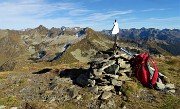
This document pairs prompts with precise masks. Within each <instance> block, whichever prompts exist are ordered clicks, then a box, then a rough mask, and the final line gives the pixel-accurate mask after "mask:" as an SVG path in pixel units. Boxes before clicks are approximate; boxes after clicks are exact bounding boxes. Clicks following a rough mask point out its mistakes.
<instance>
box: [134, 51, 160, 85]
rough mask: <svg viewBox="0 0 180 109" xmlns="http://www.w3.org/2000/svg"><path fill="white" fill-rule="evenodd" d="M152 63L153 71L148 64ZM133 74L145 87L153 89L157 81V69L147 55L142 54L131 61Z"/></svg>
mask: <svg viewBox="0 0 180 109" xmlns="http://www.w3.org/2000/svg"><path fill="white" fill-rule="evenodd" d="M149 61H150V62H152V64H153V67H154V71H153V70H152V68H151V67H150V65H149V64H148V62H149ZM132 69H133V74H135V75H136V77H137V79H138V80H139V81H140V82H141V83H142V84H143V85H144V86H146V87H150V88H154V87H155V85H156V81H157V79H158V69H157V66H156V64H155V62H154V60H153V59H152V58H151V57H150V56H149V54H148V53H144V54H143V53H142V54H139V55H138V56H136V57H135V58H133V59H132Z"/></svg>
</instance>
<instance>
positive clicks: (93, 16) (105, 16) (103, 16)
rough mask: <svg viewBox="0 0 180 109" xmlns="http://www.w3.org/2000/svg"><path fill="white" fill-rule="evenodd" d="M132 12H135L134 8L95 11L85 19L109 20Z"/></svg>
mask: <svg viewBox="0 0 180 109" xmlns="http://www.w3.org/2000/svg"><path fill="white" fill-rule="evenodd" d="M132 12H133V11H132V10H127V11H109V12H106V13H93V14H90V15H89V16H88V17H87V18H85V19H84V20H92V21H103V20H107V19H110V18H112V17H115V16H118V15H124V14H129V13H132Z"/></svg>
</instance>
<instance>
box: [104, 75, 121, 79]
mask: <svg viewBox="0 0 180 109" xmlns="http://www.w3.org/2000/svg"><path fill="white" fill-rule="evenodd" d="M104 75H105V76H107V77H110V78H112V79H119V75H113V74H104Z"/></svg>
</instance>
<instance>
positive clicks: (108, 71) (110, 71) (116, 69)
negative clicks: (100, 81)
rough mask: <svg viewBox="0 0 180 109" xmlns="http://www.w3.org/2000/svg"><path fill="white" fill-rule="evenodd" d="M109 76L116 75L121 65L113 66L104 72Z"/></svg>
mask: <svg viewBox="0 0 180 109" xmlns="http://www.w3.org/2000/svg"><path fill="white" fill-rule="evenodd" d="M104 71H105V72H106V73H108V74H116V73H117V72H118V71H119V65H117V64H113V65H111V66H109V67H107V68H106V69H105V70H104Z"/></svg>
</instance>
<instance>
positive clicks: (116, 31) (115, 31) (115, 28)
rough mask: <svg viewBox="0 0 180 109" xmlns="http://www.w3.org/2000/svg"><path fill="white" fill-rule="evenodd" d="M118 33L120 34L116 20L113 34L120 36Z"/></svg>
mask: <svg viewBox="0 0 180 109" xmlns="http://www.w3.org/2000/svg"><path fill="white" fill-rule="evenodd" d="M118 33H119V27H118V23H117V21H116V20H115V22H114V26H113V28H112V34H118Z"/></svg>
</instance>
